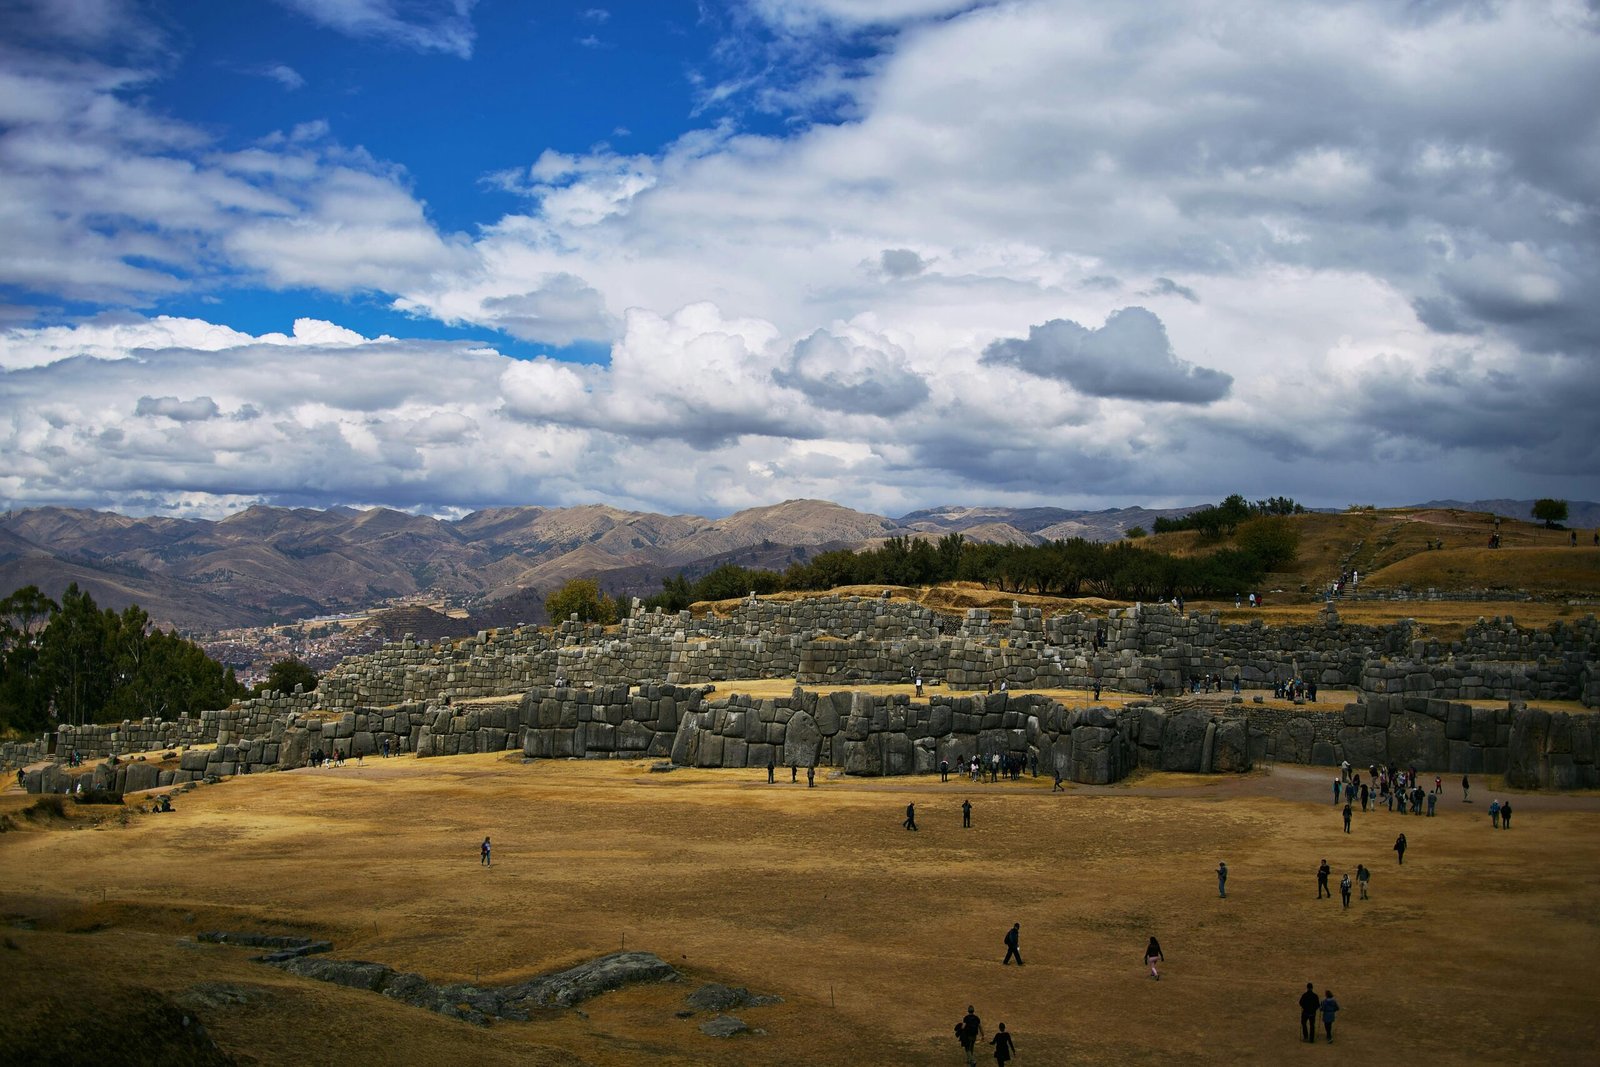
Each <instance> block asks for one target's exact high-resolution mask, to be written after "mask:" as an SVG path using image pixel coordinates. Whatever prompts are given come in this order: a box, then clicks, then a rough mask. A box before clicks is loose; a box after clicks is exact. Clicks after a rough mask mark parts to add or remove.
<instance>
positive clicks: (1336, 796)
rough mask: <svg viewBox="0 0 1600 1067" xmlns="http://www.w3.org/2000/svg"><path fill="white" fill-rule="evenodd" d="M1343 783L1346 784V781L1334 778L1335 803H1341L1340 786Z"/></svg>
mask: <svg viewBox="0 0 1600 1067" xmlns="http://www.w3.org/2000/svg"><path fill="white" fill-rule="evenodd" d="M1342 785H1344V783H1343V782H1341V781H1339V779H1337V778H1335V779H1334V780H1333V802H1334V803H1335V804H1337V803H1339V787H1340V786H1342Z"/></svg>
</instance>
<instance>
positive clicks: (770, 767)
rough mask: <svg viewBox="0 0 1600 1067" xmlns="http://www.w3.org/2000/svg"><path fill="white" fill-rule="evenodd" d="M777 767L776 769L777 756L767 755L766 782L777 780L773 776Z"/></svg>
mask: <svg viewBox="0 0 1600 1067" xmlns="http://www.w3.org/2000/svg"><path fill="white" fill-rule="evenodd" d="M777 769H778V757H776V756H768V757H767V784H768V785H772V784H774V783H775V782H777V780H778V779H777V778H776V777H774V772H776V771H777Z"/></svg>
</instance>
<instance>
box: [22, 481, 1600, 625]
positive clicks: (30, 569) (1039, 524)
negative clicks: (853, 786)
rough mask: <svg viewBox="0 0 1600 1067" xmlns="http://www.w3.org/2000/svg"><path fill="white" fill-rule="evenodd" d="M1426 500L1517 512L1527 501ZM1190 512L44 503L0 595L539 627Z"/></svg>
mask: <svg viewBox="0 0 1600 1067" xmlns="http://www.w3.org/2000/svg"><path fill="white" fill-rule="evenodd" d="M1196 506H1197V507H1198V506H1204V505H1196ZM1430 506H1448V507H1457V508H1462V509H1466V510H1493V511H1497V512H1499V513H1501V514H1505V515H1516V516H1526V515H1527V514H1528V513H1529V510H1530V509H1531V507H1532V502H1531V501H1483V502H1475V503H1463V502H1458V501H1437V502H1432V504H1431V505H1430ZM1192 510H1194V508H1171V509H1164V510H1163V509H1148V508H1138V507H1134V508H1115V509H1108V510H1101V511H1072V510H1067V509H1062V508H999V507H962V506H946V507H938V508H930V509H926V510H922V511H915V512H912V513H910V514H908V515H903V516H900V517H899V518H889V517H886V516H882V515H873V514H870V513H866V512H860V511H854V510H852V509H850V508H847V507H843V506H841V505H838V504H833V503H829V502H828V501H823V500H789V501H785V502H783V503H781V504H773V505H770V506H766V507H757V508H750V509H748V510H745V511H740V512H736V513H734V514H732V515H729V516H727V517H726V518H720V519H708V518H703V517H700V516H697V515H657V514H651V513H647V512H634V511H622V510H619V509H617V508H612V507H607V506H605V505H599V504H593V505H584V506H579V507H568V508H546V507H505V508H491V509H486V510H483V511H476V512H473V513H471V514H469V515H467V516H465V517H464V518H461V519H456V520H445V519H437V518H431V517H428V516H421V515H411V514H407V513H405V512H400V511H393V510H389V509H386V508H374V509H371V510H365V511H362V510H356V509H354V508H347V507H336V508H330V509H328V510H326V511H318V510H313V509H307V508H274V507H266V506H256V507H251V508H248V509H246V510H244V511H240V512H238V513H236V514H234V515H230V516H228V517H227V518H225V519H221V520H204V519H173V518H163V517H143V518H135V517H129V516H125V515H119V514H116V513H113V512H104V511H88V510H78V509H69V508H58V507H44V508H30V509H27V510H23V511H15V512H8V513H7V514H6V515H5V517H4V520H3V521H0V593H4V592H9V591H10V590H13V589H16V588H20V587H21V586H25V585H37V586H39V587H40V588H41V589H42V590H44V591H45V592H46V593H47V594H49V595H50V596H52V597H59V596H60V594H61V592H62V590H64V589H65V588H66V586H67V585H68V583H71V582H76V583H77V584H78V586H79V587H80V588H81V589H84V590H86V591H87V592H89V593H90V594H91V595H92V596H93V597H94V599H95V601H96V602H97V603H99V604H100V605H101V606H103V607H109V608H114V609H120V608H122V607H125V606H126V605H128V604H130V603H137V604H139V605H140V606H141V607H143V608H144V609H145V610H146V611H148V612H149V613H150V616H151V618H152V619H153V620H154V621H155V622H157V623H158V624H160V625H163V626H176V627H178V628H180V629H182V630H185V631H208V630H221V629H228V628H234V627H245V626H259V625H264V624H267V623H271V622H276V621H283V620H291V619H304V618H309V617H313V616H318V615H327V614H334V613H339V612H350V611H362V610H369V609H372V608H375V607H379V606H383V605H386V604H394V603H397V602H402V601H406V600H421V599H435V598H437V599H446V600H449V601H451V602H452V603H454V604H457V605H462V606H467V607H469V608H470V609H471V610H472V612H473V614H474V615H475V616H477V615H479V614H483V615H485V616H487V617H494V618H497V619H500V618H505V619H509V618H510V617H511V616H517V617H518V618H519V619H520V621H540V619H541V618H542V601H543V597H544V594H546V593H548V592H549V591H550V590H552V589H555V588H556V587H558V586H559V585H561V584H562V583H563V582H565V581H566V580H568V579H570V578H574V577H591V576H592V577H596V578H598V579H599V580H600V583H601V586H602V588H603V589H605V590H606V591H607V592H608V593H612V594H624V595H648V594H650V593H653V592H656V591H657V590H659V589H660V586H661V579H662V578H663V577H666V576H669V575H672V574H676V573H679V572H682V573H685V574H687V575H689V576H690V577H697V576H698V575H700V574H704V573H705V572H707V571H709V570H711V569H712V568H714V567H716V566H718V565H720V564H722V563H737V564H740V565H742V566H747V567H769V568H773V569H782V568H783V567H785V566H787V565H788V564H789V563H791V562H795V561H797V560H803V559H806V558H809V557H810V556H812V555H815V554H816V553H819V552H824V551H828V550H831V549H838V548H860V547H865V546H872V545H875V544H879V543H881V542H882V541H883V540H885V539H886V538H889V537H895V536H913V537H916V536H920V537H939V536H943V535H944V534H947V533H952V532H959V533H961V534H962V535H963V536H965V537H967V538H968V539H969V540H972V541H981V542H994V543H1002V544H1037V543H1040V542H1043V541H1047V540H1054V539H1058V538H1072V537H1084V538H1087V539H1089V540H1095V541H1109V540H1116V539H1119V538H1121V537H1122V536H1123V535H1124V533H1125V532H1126V531H1127V530H1128V529H1129V528H1131V527H1134V526H1142V527H1144V528H1145V529H1149V528H1150V527H1151V526H1152V525H1153V524H1154V521H1155V519H1157V518H1159V517H1162V516H1167V517H1175V516H1180V515H1183V514H1186V513H1187V512H1189V511H1192ZM1580 516H1581V517H1580ZM1571 520H1572V522H1574V523H1575V524H1582V525H1585V526H1587V525H1590V524H1592V523H1594V522H1596V521H1600V505H1594V504H1587V503H1580V504H1576V505H1573V506H1572V515H1571ZM497 604H498V605H499V606H500V608H499V610H494V609H495V605H497Z"/></svg>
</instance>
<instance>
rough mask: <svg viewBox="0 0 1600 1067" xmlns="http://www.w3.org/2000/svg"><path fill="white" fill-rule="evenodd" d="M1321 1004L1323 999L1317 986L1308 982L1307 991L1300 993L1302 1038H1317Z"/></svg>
mask: <svg viewBox="0 0 1600 1067" xmlns="http://www.w3.org/2000/svg"><path fill="white" fill-rule="evenodd" d="M1321 1006H1322V999H1321V998H1320V997H1318V996H1317V987H1316V986H1314V985H1312V984H1311V983H1310V982H1307V983H1306V991H1305V992H1304V993H1301V994H1300V1040H1302V1041H1315V1040H1316V1039H1317V1009H1318V1008H1320V1007H1321Z"/></svg>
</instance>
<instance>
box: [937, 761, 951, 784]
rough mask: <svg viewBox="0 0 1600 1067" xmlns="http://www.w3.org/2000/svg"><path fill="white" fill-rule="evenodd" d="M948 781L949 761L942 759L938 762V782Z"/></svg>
mask: <svg viewBox="0 0 1600 1067" xmlns="http://www.w3.org/2000/svg"><path fill="white" fill-rule="evenodd" d="M949 780H950V761H949V760H948V759H942V760H940V761H939V781H941V782H948V781H949Z"/></svg>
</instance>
